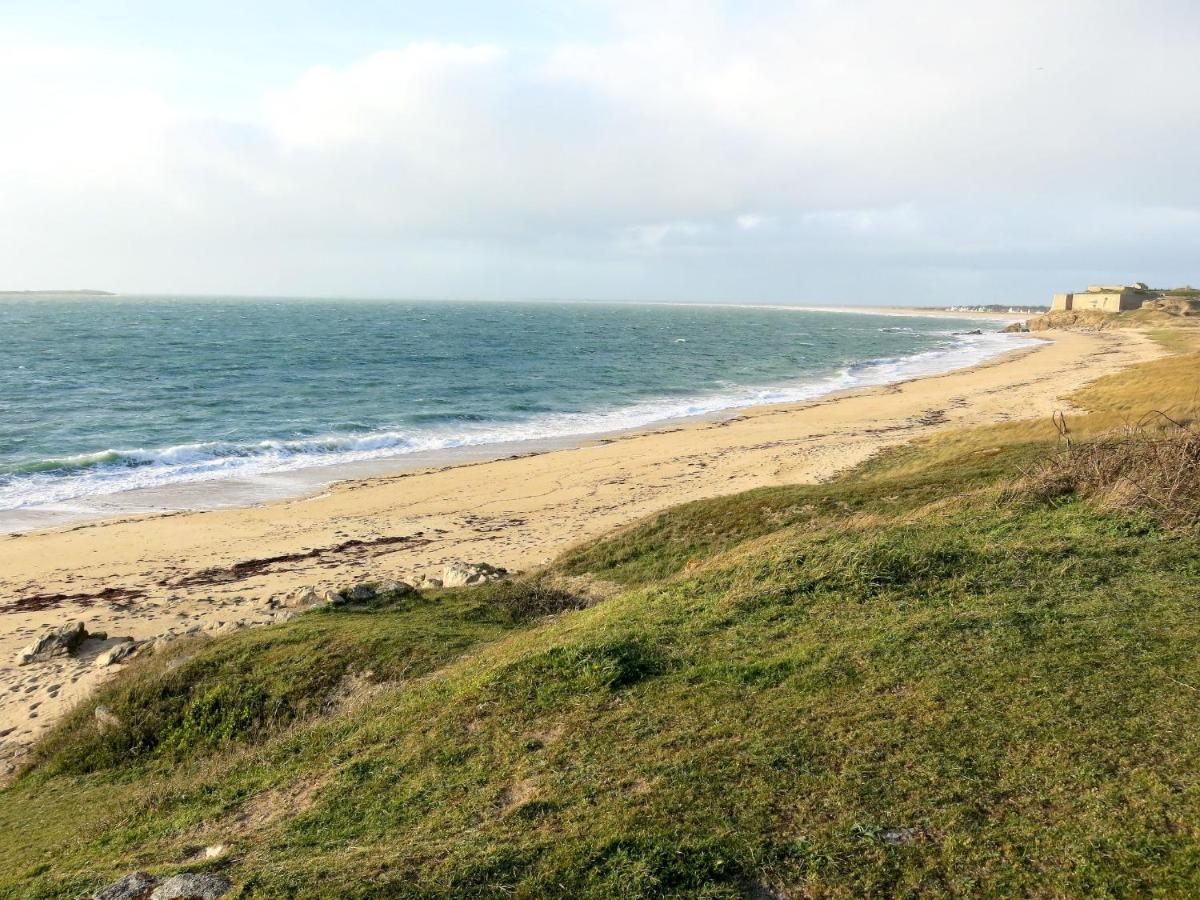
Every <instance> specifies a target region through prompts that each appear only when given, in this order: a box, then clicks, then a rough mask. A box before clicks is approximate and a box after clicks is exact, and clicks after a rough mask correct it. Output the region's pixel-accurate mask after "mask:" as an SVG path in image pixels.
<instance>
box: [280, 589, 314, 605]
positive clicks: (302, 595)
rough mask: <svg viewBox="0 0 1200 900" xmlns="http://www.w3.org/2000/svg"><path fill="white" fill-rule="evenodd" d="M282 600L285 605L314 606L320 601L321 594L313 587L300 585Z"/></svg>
mask: <svg viewBox="0 0 1200 900" xmlns="http://www.w3.org/2000/svg"><path fill="white" fill-rule="evenodd" d="M284 602H285V604H286V605H287V606H292V607H305V606H316V605H317V604H318V603H320V602H321V595H320V594H318V593H317V591H316V589H315V588H312V587H302V588H297V589H296V590H294V591H292V593H290V594H288V595H287V597H286V598H285V600H284Z"/></svg>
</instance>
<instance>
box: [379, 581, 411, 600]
mask: <svg viewBox="0 0 1200 900" xmlns="http://www.w3.org/2000/svg"><path fill="white" fill-rule="evenodd" d="M379 593H380V594H381V595H387V596H393V597H403V596H405V595H407V594H412V593H414V590H413V586H412V585H411V584H407V583H406V582H403V581H384V582H381V583H380V585H379Z"/></svg>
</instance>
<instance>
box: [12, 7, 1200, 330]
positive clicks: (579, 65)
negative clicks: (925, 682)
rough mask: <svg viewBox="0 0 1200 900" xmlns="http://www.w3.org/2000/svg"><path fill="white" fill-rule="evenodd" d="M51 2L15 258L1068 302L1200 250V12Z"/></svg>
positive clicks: (23, 127) (36, 10)
mask: <svg viewBox="0 0 1200 900" xmlns="http://www.w3.org/2000/svg"><path fill="white" fill-rule="evenodd" d="M405 6H406V7H408V8H404V9H397V8H390V7H388V6H386V5H384V4H375V3H367V4H355V6H354V8H353V9H346V8H343V7H342V6H341V5H339V4H334V3H331V2H327V0H311V2H306V3H304V4H302V5H296V4H285V3H282V2H280V0H269V2H263V3H258V4H244V3H243V4H238V3H233V2H230V0H215V2H213V3H209V4H206V5H205V6H204V7H202V8H201V7H197V6H195V5H193V4H184V3H168V2H158V3H155V2H150V0H129V2H126V3H123V4H121V5H120V6H119V7H113V5H112V4H102V3H87V2H84V3H79V2H73V3H72V2H65V0H45V2H39V3H36V4H35V3H32V2H17V3H14V4H8V5H6V8H5V9H4V10H3V11H0V74H3V76H4V77H3V78H2V79H0V117H2V120H3V121H4V122H5V123H6V125H7V129H6V131H7V133H6V136H5V140H4V141H3V142H0V203H2V204H3V209H4V214H3V215H2V216H0V271H2V272H3V273H4V274H3V276H2V278H0V282H2V283H0V290H50V289H57V290H67V289H71V290H75V289H78V287H74V288H73V287H70V286H72V285H75V286H82V287H86V288H94V289H99V290H106V291H113V292H116V293H120V294H125V295H141V294H149V295H153V294H162V293H173V292H179V293H182V294H187V295H193V296H273V297H295V298H301V299H302V298H305V297H326V296H337V297H345V298H347V299H354V298H361V299H385V298H388V297H394V298H397V299H410V298H411V299H430V300H432V299H448V300H513V301H515V300H556V299H579V300H595V301H631V302H689V301H695V302H717V303H766V304H769V303H778V304H789V305H861V304H870V305H913V306H940V305H948V304H956V303H971V304H977V303H978V304H986V303H1002V304H1020V305H1026V304H1043V305H1044V304H1046V303H1048V302H1049V299H1050V295H1051V293H1052V292H1054V291H1056V290H1072V289H1079V288H1082V287H1084V286H1086V285H1087V284H1092V283H1114V282H1121V283H1127V282H1132V281H1146V282H1149V283H1153V284H1159V285H1171V286H1173V285H1176V284H1183V283H1188V282H1191V283H1195V282H1196V281H1197V280H1200V272H1198V271H1197V263H1196V260H1198V259H1200V154H1196V152H1195V149H1194V147H1195V145H1196V142H1197V138H1200V72H1198V71H1197V69H1198V68H1200V64H1198V63H1197V61H1196V56H1195V53H1194V52H1193V48H1194V47H1195V46H1196V43H1197V39H1200V9H1198V8H1197V7H1196V6H1195V5H1194V4H1191V3H1186V2H1179V0H1152V2H1148V3H1138V4H1134V3H1126V2H1111V3H1110V2H1104V3H1097V2H1094V0H1068V2H1064V3H1061V4H1055V5H1054V6H1053V7H1052V8H1050V7H1047V6H1046V5H1045V4H1040V3H1034V2H1033V0H1017V2H1014V3H1010V4H1006V5H1004V6H1003V7H998V8H993V7H988V8H986V9H975V8H966V6H965V5H964V4H958V3H951V2H948V0H915V2H913V3H910V4H905V5H903V6H900V5H897V4H893V3H886V2H883V0H864V2H860V3H856V4H835V3H831V2H827V0H808V2H786V0H761V2H755V3H737V4H735V3H732V2H720V0H698V2H682V0H663V2H658V3H634V2H630V0H580V2H575V3H562V4H548V3H545V2H544V0H524V2H516V3H513V4H505V5H504V7H503V8H497V7H495V6H493V5H489V4H480V3H473V2H467V0H448V2H444V3H440V4H437V5H436V6H434V5H432V4H429V5H422V4H407V5H405Z"/></svg>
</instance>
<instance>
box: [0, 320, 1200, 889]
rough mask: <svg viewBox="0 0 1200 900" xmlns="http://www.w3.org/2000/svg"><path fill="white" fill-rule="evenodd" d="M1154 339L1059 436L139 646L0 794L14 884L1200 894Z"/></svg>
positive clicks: (960, 442) (1167, 416) (1019, 432)
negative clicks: (465, 577)
mask: <svg viewBox="0 0 1200 900" xmlns="http://www.w3.org/2000/svg"><path fill="white" fill-rule="evenodd" d="M1161 340H1162V341H1163V343H1164V345H1166V346H1168V347H1169V349H1171V350H1172V351H1173V352H1172V355H1170V356H1166V357H1164V358H1162V359H1159V360H1156V361H1154V362H1151V363H1147V364H1144V365H1142V366H1139V367H1135V368H1134V369H1130V370H1126V371H1125V372H1122V373H1120V374H1118V375H1114V376H1110V377H1108V378H1105V379H1102V380H1101V381H1098V382H1096V383H1094V384H1093V385H1092V386H1090V387H1088V388H1087V389H1086V390H1084V391H1082V392H1080V393H1079V394H1078V395H1077V396H1076V397H1074V398H1072V399H1073V405H1072V406H1071V407H1070V408H1068V409H1067V411H1066V416H1065V420H1062V421H1058V422H1048V421H1047V422H1013V423H1008V424H1003V425H995V426H988V427H984V428H977V429H968V430H962V431H954V432H943V433H941V434H939V435H937V436H936V437H933V438H929V439H926V440H923V441H921V442H918V443H915V444H912V445H909V446H906V447H903V448H900V449H897V450H895V451H891V452H888V453H886V454H884V455H882V456H880V457H878V458H876V459H874V460H872V461H870V462H869V463H867V464H865V465H864V466H862V467H859V468H858V469H856V470H854V471H852V472H850V473H847V474H846V475H844V476H843V477H840V478H839V479H837V480H836V481H833V482H831V483H827V484H820V485H798V486H791V487H781V488H771V489H764V490H757V491H752V492H750V493H745V494H739V495H735V496H730V497H724V498H720V499H715V500H704V501H698V502H695V503H691V504H688V505H685V506H682V507H678V508H676V509H672V510H670V511H667V512H665V513H663V514H661V515H659V516H656V517H654V518H653V519H650V520H648V521H645V522H642V523H639V524H637V525H635V526H633V527H631V528H628V529H626V530H624V531H622V532H619V533H616V534H613V535H611V536H609V537H607V538H605V539H603V540H600V541H597V542H594V543H591V544H588V545H586V546H580V547H577V548H574V549H573V550H571V551H569V552H567V553H565V554H564V555H562V556H561V557H560V558H559V559H558V560H557V561H555V562H554V563H553V564H552V565H550V566H549V567H548V568H547V569H546V570H545V571H543V572H538V573H532V574H529V575H525V576H521V577H519V578H517V579H515V580H513V581H509V582H499V583H495V584H488V585H483V586H478V587H469V588H459V589H448V590H435V591H424V592H421V593H419V594H404V595H399V594H398V595H394V596H389V597H384V598H382V599H381V600H379V601H376V602H374V603H372V604H369V605H362V606H358V607H354V606H349V607H343V608H336V609H333V608H330V609H319V610H314V611H311V612H308V613H305V614H304V615H301V616H299V617H297V618H296V619H294V620H292V621H290V622H286V623H282V624H278V625H273V626H270V627H265V628H261V629H254V630H249V631H243V632H240V633H236V634H232V635H228V636H221V637H218V638H204V639H197V640H194V641H192V642H190V643H183V642H181V643H177V644H175V645H173V646H172V647H171V649H170V650H168V651H167V652H165V653H161V654H156V655H153V656H150V657H147V658H145V659H138V660H136V661H135V662H134V663H132V664H130V665H129V666H128V670H127V671H126V672H125V673H123V674H122V676H121V677H120V678H118V679H117V680H115V681H114V682H113V683H111V684H110V685H109V686H108V687H107V688H105V689H104V691H103V692H101V693H100V694H99V695H97V696H96V697H94V698H93V699H91V700H90V701H88V702H87V703H85V704H84V705H82V706H81V707H80V708H79V709H78V710H76V712H75V713H74V714H73V715H72V716H71V717H70V718H69V719H68V720H66V721H64V722H63V723H62V724H61V725H60V726H59V727H58V728H57V729H56V730H55V731H54V732H53V733H52V734H51V736H50V737H49V738H48V739H47V740H46V741H45V742H44V743H43V744H42V746H41V747H40V748H39V750H38V752H37V754H36V757H35V759H34V761H33V762H32V763H31V764H30V766H29V767H28V768H27V769H26V770H25V771H24V772H22V773H21V775H20V776H19V777H18V778H17V779H16V781H15V782H14V783H13V784H11V785H10V786H8V787H7V788H6V789H5V790H4V791H3V793H2V794H0V893H2V894H5V895H11V896H22V897H59V896H62V897H67V896H78V895H80V894H82V893H86V892H87V891H89V890H94V889H95V888H97V887H99V886H101V885H103V884H105V883H108V882H110V881H112V880H114V879H116V878H119V877H120V876H122V875H124V874H125V873H127V872H130V871H133V870H138V869H141V870H145V871H148V872H151V873H155V874H172V873H176V872H183V871H206V872H220V873H223V874H224V875H226V876H228V877H229V878H230V879H231V880H232V882H233V884H234V885H235V890H234V892H233V894H231V896H233V895H241V896H262V897H274V896H338V897H370V896H411V897H450V896H453V897H462V896H480V897H506V898H511V897H542V896H564V897H589V896H591V897H615V896H622V897H636V896H681V897H682V896H687V897H713V898H715V897H757V898H770V897H807V896H859V895H863V894H883V895H918V894H919V895H938V894H985V895H987V894H992V895H1006V896H1007V895H1030V894H1036V895H1072V896H1085V895H1086V896H1116V895H1134V894H1137V895H1142V894H1162V895H1187V894H1193V893H1195V892H1196V891H1197V890H1198V889H1200V835H1198V834H1197V829H1198V826H1197V822H1198V821H1200V774H1198V773H1200V653H1198V652H1197V648H1198V647H1200V608H1198V606H1197V603H1198V599H1200V558H1198V556H1197V553H1196V547H1197V543H1196V538H1197V522H1198V521H1200V490H1198V489H1197V487H1198V480H1197V473H1196V470H1195V462H1196V459H1197V456H1196V454H1195V445H1196V443H1197V441H1196V438H1195V434H1194V432H1193V431H1192V429H1191V426H1192V423H1193V422H1195V421H1196V419H1197V413H1198V411H1200V396H1198V395H1197V389H1196V385H1197V377H1196V376H1197V373H1198V372H1200V353H1197V348H1196V346H1195V344H1194V343H1193V342H1192V338H1191V337H1190V336H1185V337H1179V336H1178V334H1177V333H1175V332H1166V333H1164V334H1163V335H1162V336H1161ZM584 585H590V586H592V588H594V590H591V591H590V592H582V591H581V586H584ZM598 596H603V597H604V599H596V597H598ZM589 597H590V598H592V599H590V600H589V599H588V598H589ZM97 707H103V709H102V710H101V714H100V716H99V717H98V716H97V714H96V710H97ZM205 848H213V849H212V851H211V852H208V851H206V849H205Z"/></svg>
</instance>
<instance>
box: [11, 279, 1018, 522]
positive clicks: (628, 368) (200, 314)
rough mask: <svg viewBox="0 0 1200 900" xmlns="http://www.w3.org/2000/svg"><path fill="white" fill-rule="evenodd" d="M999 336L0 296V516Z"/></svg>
mask: <svg viewBox="0 0 1200 900" xmlns="http://www.w3.org/2000/svg"><path fill="white" fill-rule="evenodd" d="M995 327H996V326H995V324H994V323H988V322H985V323H980V322H977V321H971V320H969V319H964V320H954V319H945V318H925V317H907V316H905V317H897V316H886V315H879V314H862V313H855V314H841V313H831V312H817V311H803V310H796V309H763V308H748V307H741V308H737V307H705V306H686V305H635V304H594V303H457V302H420V303H416V302H400V301H395V302H392V301H347V300H269V299H249V298H240V299H239V298H204V299H188V298H173V297H136V298H110V299H86V300H84V299H80V300H75V299H72V300H49V299H35V300H27V299H6V300H0V512H2V511H5V510H30V509H71V508H75V509H86V508H87V507H88V504H89V503H90V502H94V501H95V500H96V499H97V498H102V497H108V496H112V495H115V494H119V493H121V492H127V491H132V490H138V489H144V488H154V487H164V486H171V485H181V484H196V483H209V482H220V481H222V480H229V479H238V480H243V481H244V480H246V479H251V480H252V479H254V478H256V477H261V476H266V475H269V474H270V473H278V472H285V471H289V470H296V469H301V468H308V467H312V466H329V465H334V464H338V463H350V462H361V461H365V460H382V459H390V458H397V459H402V458H403V457H404V456H405V455H409V454H414V453H428V452H430V451H446V452H447V453H448V454H449V453H451V452H452V451H453V450H454V448H462V447H486V446H489V445H493V444H498V443H504V442H510V441H524V440H544V439H564V438H571V437H573V436H583V435H591V434H596V433H601V432H610V431H616V430H621V429H627V428H634V427H639V426H645V425H650V424H653V423H655V422H661V421H665V420H669V419H677V418H681V417H686V416H696V415H704V414H712V413H717V412H720V411H722V410H727V409H733V408H736V407H743V406H749V405H756V404H764V403H777V402H785V401H795V400H803V399H808V398H812V397H815V396H819V395H821V394H824V393H828V392H831V391H835V390H838V389H842V388H849V387H855V386H858V385H870V384H882V383H886V382H892V381H897V380H901V379H904V378H909V377H913V376H917V375H921V374H926V373H930V372H936V371H944V370H947V369H951V368H956V367H960V366H965V365H970V364H972V363H975V362H978V361H980V360H983V359H986V358H988V357H989V356H993V355H995V354H998V353H1001V352H1004V351H1006V350H1009V349H1012V348H1014V347H1016V346H1020V345H1021V343H1022V342H1023V341H1025V340H1027V339H1023V338H1021V337H1019V336H1013V335H1000V334H996V333H994V329H995ZM975 328H983V329H984V331H985V333H984V334H982V335H963V334H961V332H963V331H967V330H971V329H975Z"/></svg>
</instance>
